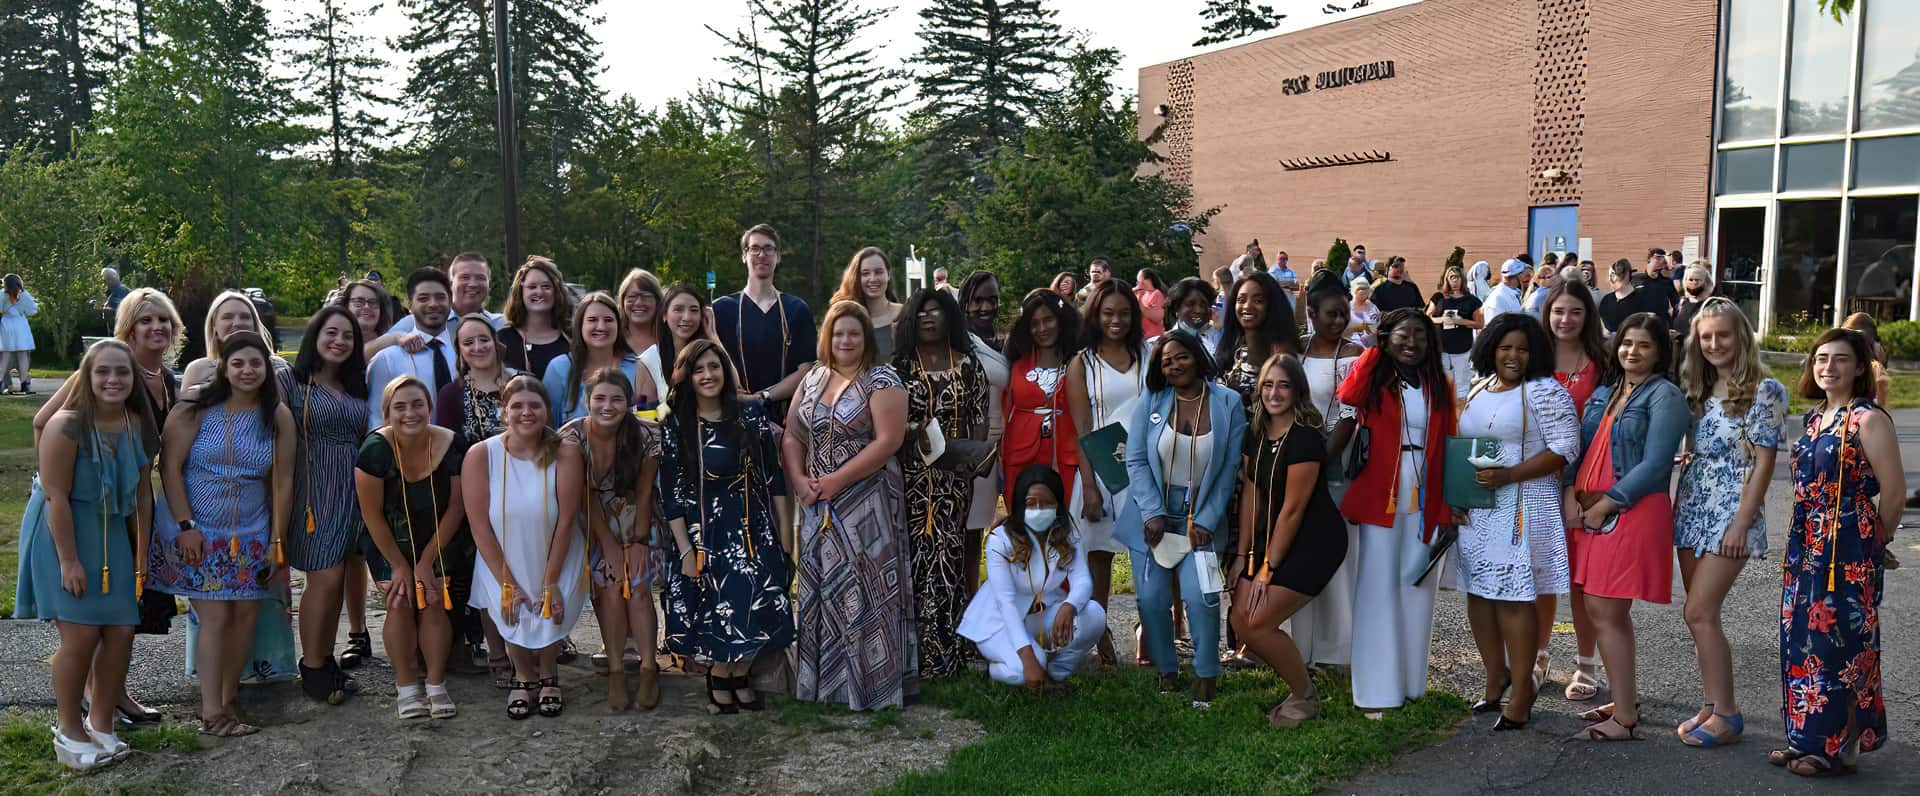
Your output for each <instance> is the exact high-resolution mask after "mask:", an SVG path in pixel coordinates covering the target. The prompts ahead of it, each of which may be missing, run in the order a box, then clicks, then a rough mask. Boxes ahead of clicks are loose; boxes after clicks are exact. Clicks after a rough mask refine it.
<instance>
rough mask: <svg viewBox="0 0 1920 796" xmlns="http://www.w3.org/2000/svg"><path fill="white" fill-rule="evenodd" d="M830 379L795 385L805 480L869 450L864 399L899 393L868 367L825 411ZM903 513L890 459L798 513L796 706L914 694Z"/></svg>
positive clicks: (875, 702) (857, 705)
mask: <svg viewBox="0 0 1920 796" xmlns="http://www.w3.org/2000/svg"><path fill="white" fill-rule="evenodd" d="M832 372H833V371H832V370H831V369H829V368H824V367H816V368H814V369H813V371H812V372H810V373H808V374H807V376H806V378H805V380H803V381H802V382H801V383H800V390H799V392H798V393H797V394H796V395H795V400H796V401H798V402H799V405H798V406H796V407H794V418H795V420H796V425H797V426H798V427H797V428H793V429H789V430H788V432H787V433H789V434H805V435H807V438H808V440H809V445H808V448H809V450H808V454H807V470H808V473H809V474H811V475H821V474H826V473H831V472H833V471H835V470H838V469H840V468H842V467H845V466H846V464H847V462H848V461H849V460H851V459H852V458H853V457H854V456H856V455H858V454H859V453H860V451H862V450H864V449H866V447H867V445H869V444H872V442H873V438H874V427H873V426H874V421H873V412H872V409H871V406H870V403H869V398H870V396H871V395H872V394H873V393H875V392H878V391H880V390H897V389H901V388H902V385H901V384H900V377H899V376H898V375H896V374H895V373H894V372H893V369H892V368H888V367H884V366H876V367H873V368H870V369H868V370H867V371H866V372H865V373H862V374H860V375H859V376H858V377H857V378H855V379H854V381H853V383H851V384H848V385H847V386H846V389H845V390H842V391H841V393H840V395H839V397H838V400H835V401H833V402H832V403H831V404H829V403H828V398H827V396H826V394H825V393H826V388H827V382H828V381H829V379H828V375H829V374H831V373H832ZM1069 439H1071V437H1069ZM906 514H907V512H906V506H905V501H904V498H903V492H902V487H901V480H900V470H899V467H898V465H897V464H895V463H894V461H893V460H891V459H889V460H888V462H887V464H886V466H884V467H882V468H880V469H879V470H878V471H876V472H874V473H873V474H872V475H869V476H867V477H866V478H864V479H861V481H860V482H859V483H856V484H853V485H851V486H849V487H847V488H846V489H844V490H842V491H841V493H840V494H839V496H837V497H835V498H834V499H833V500H831V501H826V500H823V501H820V502H818V503H815V504H813V505H811V506H805V507H803V509H802V512H801V518H800V550H799V553H800V590H799V593H800V635H799V639H798V643H797V644H796V645H795V657H796V658H797V661H796V663H797V671H796V672H795V682H796V685H795V691H794V697H795V698H796V699H798V700H800V701H802V702H843V703H845V704H846V705H847V707H849V708H851V709H853V710H869V709H874V708H883V707H899V706H903V705H905V704H906V700H907V698H908V697H911V696H914V695H915V694H917V693H919V690H920V683H919V676H918V656H916V655H915V654H914V651H915V649H916V645H915V642H914V626H913V620H914V609H913V603H914V596H913V578H912V576H911V559H910V554H909V552H908V549H907V532H906V527H905V525H906V521H905V518H906ZM829 520H830V522H829Z"/></svg>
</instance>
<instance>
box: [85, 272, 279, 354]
mask: <svg viewBox="0 0 1920 796" xmlns="http://www.w3.org/2000/svg"><path fill="white" fill-rule="evenodd" d="M248 303H249V304H251V303H252V302H251V301H249V302H248ZM149 304H151V305H153V306H154V307H156V308H158V310H159V314H160V315H161V316H163V317H165V318H166V319H167V322H168V323H171V324H173V341H172V342H171V343H169V344H168V345H167V350H166V352H165V353H163V354H161V355H160V361H161V362H163V363H165V364H166V365H167V366H168V367H172V366H173V363H174V361H175V360H177V359H179V358H180V349H182V348H185V347H186V346H187V323H186V321H183V320H180V310H179V308H177V307H175V306H173V299H170V298H167V294H165V293H162V292H160V291H159V290H157V289H154V288H150V287H142V288H135V289H134V290H133V291H132V292H130V293H128V294H127V295H126V297H125V298H122V299H120V308H119V309H117V310H115V311H114V313H113V336H114V338H116V339H118V340H119V341H120V342H122V343H126V344H127V345H128V346H132V345H133V335H134V331H135V327H137V326H139V324H140V315H141V313H142V312H145V311H146V307H147V305H149ZM216 306H217V305H216ZM129 350H131V349H129Z"/></svg>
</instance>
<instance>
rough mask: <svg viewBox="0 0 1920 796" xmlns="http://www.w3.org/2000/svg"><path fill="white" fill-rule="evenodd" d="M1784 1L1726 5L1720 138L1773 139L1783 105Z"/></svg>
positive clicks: (1744, 1)
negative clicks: (1781, 3)
mask: <svg viewBox="0 0 1920 796" xmlns="http://www.w3.org/2000/svg"><path fill="white" fill-rule="evenodd" d="M1781 22H1782V20H1781V18H1780V0H1731V2H1729V3H1728V4H1727V21H1726V25H1727V36H1726V38H1727V72H1726V82H1725V84H1724V85H1722V86H1721V92H1720V94H1721V99H1720V102H1721V105H1720V117H1721V122H1720V140H1722V141H1744V140H1748V139H1753V138H1772V137H1773V134H1774V132H1775V128H1774V124H1775V114H1776V113H1777V111H1778V109H1779V107H1780V23H1781Z"/></svg>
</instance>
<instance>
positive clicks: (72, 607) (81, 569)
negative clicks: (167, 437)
mask: <svg viewBox="0 0 1920 796" xmlns="http://www.w3.org/2000/svg"><path fill="white" fill-rule="evenodd" d="M73 383H74V389H73V390H71V391H69V393H68V397H67V400H66V404H65V406H64V407H63V408H62V409H61V410H60V411H58V412H56V413H55V414H54V415H53V417H52V418H51V419H49V421H48V423H47V427H46V430H47V434H46V436H45V437H43V441H44V442H45V444H43V445H40V446H38V449H39V450H38V454H39V463H40V480H39V481H37V482H35V484H34V487H33V495H32V497H30V498H28V500H27V508H26V512H25V514H24V515H23V516H22V518H21V523H20V570H19V580H18V581H17V582H16V583H17V585H16V587H15V596H14V606H15V607H14V612H13V615H14V618H16V619H44V620H47V621H50V622H53V623H54V626H55V627H56V628H58V630H59V632H60V650H59V652H57V653H55V655H54V657H53V695H54V700H55V703H56V704H57V705H58V710H57V715H58V717H59V719H58V721H59V723H58V724H57V725H56V726H55V727H54V728H53V748H54V751H55V753H56V754H58V756H59V758H60V762H61V763H64V764H66V766H67V767H68V768H72V769H76V770H82V771H84V770H86V769H90V768H93V767H95V766H99V765H104V764H106V763H110V762H113V761H115V760H118V759H120V758H121V757H124V756H126V754H127V745H126V743H124V742H122V741H121V740H120V739H119V738H117V737H115V736H114V733H113V716H114V706H115V705H118V704H119V703H120V701H121V697H122V693H123V692H124V690H125V686H126V681H127V663H128V661H129V659H130V658H131V657H132V654H133V626H134V625H137V624H139V623H140V599H139V596H140V581H141V580H142V579H144V573H145V569H144V568H142V567H141V566H140V564H139V563H138V562H137V559H135V557H134V555H133V551H134V550H135V549H136V548H139V549H144V548H145V546H146V528H147V526H148V520H149V519H150V515H149V511H150V510H149V508H148V507H149V506H151V505H152V504H153V487H152V485H151V484H150V482H149V481H148V480H147V468H148V464H147V463H148V461H149V459H148V457H147V454H146V450H145V446H143V445H142V444H141V439H140V435H141V429H142V427H143V423H144V421H142V420H141V418H140V417H139V416H138V414H137V413H138V411H139V409H138V407H139V406H141V405H142V404H140V403H138V402H133V403H130V402H129V401H128V398H129V397H130V396H132V395H133V391H134V385H135V383H136V382H135V376H134V372H133V352H132V351H131V350H130V349H129V348H128V347H127V344H125V343H122V342H120V341H118V340H102V341H100V342H98V343H94V344H93V347H92V348H91V349H89V350H88V351H87V355H86V357H85V358H84V359H82V360H81V362H80V369H79V370H78V371H76V372H75V374H74V377H73ZM129 529H132V531H134V532H135V534H130V533H129ZM136 534H137V538H138V542H135V541H134V539H131V538H129V536H130V535H136ZM136 571H138V572H140V573H142V577H141V578H136V576H135V572H136ZM89 680H91V681H92V683H93V687H94V691H93V697H94V699H93V703H92V704H93V707H94V708H95V710H93V711H91V712H90V715H87V716H84V717H83V716H82V715H81V714H82V708H81V701H82V700H81V696H82V693H83V691H84V689H85V688H86V687H87V684H88V682H89Z"/></svg>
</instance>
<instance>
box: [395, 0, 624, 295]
mask: <svg viewBox="0 0 1920 796" xmlns="http://www.w3.org/2000/svg"><path fill="white" fill-rule="evenodd" d="M403 5H404V7H405V8H406V9H407V15H408V16H409V17H410V18H411V19H412V21H413V27H412V28H411V29H410V30H409V31H408V32H407V33H406V34H405V35H403V36H402V37H401V38H400V39H399V40H398V41H397V42H396V45H397V46H398V47H399V49H400V50H401V51H402V52H405V53H407V54H408V55H409V56H412V57H413V58H414V66H413V74H412V75H411V76H410V77H409V78H408V80H407V85H406V96H407V97H408V98H409V99H410V100H411V101H412V105H413V107H412V110H413V113H414V115H415V116H417V117H419V118H420V119H421V123H420V125H419V127H418V130H419V132H418V133H417V134H416V136H415V138H414V141H413V143H414V145H415V147H416V148H417V149H418V150H419V152H420V163H419V167H420V170H421V174H420V180H421V183H420V185H419V187H418V190H417V195H418V196H419V197H421V212H422V215H423V219H422V225H423V230H422V231H423V233H424V234H425V236H426V238H427V240H428V241H430V242H431V245H432V246H434V247H435V248H436V250H437V251H439V253H441V254H442V255H447V254H452V253H454V252H455V251H459V250H463V249H470V248H478V249H481V250H483V251H484V250H487V249H490V248H493V247H495V246H497V245H499V243H498V242H499V241H501V240H502V239H503V237H504V235H503V230H502V228H501V223H502V222H501V219H500V215H499V213H498V211H497V208H499V207H500V191H501V186H500V150H499V128H498V113H497V109H498V104H497V101H496V100H497V94H496V93H495V92H496V89H495V85H494V84H495V81H494V62H493V18H492V13H491V8H492V5H491V4H490V3H485V2H474V0H406V2H405V3H404V4H403ZM594 5H595V0H518V2H515V3H513V4H512V6H511V9H512V10H511V15H512V16H511V19H510V23H509V24H510V30H511V36H512V38H513V41H512V50H513V64H514V75H513V81H514V83H513V88H514V103H515V105H514V107H515V114H516V116H515V120H516V121H517V123H518V124H517V125H516V126H517V128H518V129H517V130H516V131H515V140H516V142H517V145H518V147H517V150H516V153H517V155H518V164H519V167H520V173H519V175H518V177H519V178H520V179H519V182H520V188H521V198H520V207H521V209H522V210H523V213H522V216H521V221H522V226H523V227H525V228H526V229H528V230H536V231H537V233H536V234H537V235H541V236H547V237H549V238H551V237H552V236H556V235H560V234H564V230H559V229H554V228H552V227H548V226H544V225H543V223H542V222H543V221H545V220H547V219H549V218H551V217H552V216H553V215H554V214H555V213H558V212H559V209H560V208H561V206H562V205H563V203H564V201H565V198H564V192H565V190H566V179H565V173H566V169H567V164H568V162H569V161H570V159H572V158H573V157H574V156H575V155H576V154H577V153H578V152H579V151H580V149H581V147H583V146H584V145H585V143H586V142H588V141H591V140H593V137H594V133H595V131H596V129H597V128H598V126H599V124H600V122H601V119H602V117H603V114H604V113H605V102H604V100H603V98H602V96H601V94H600V90H599V89H598V88H597V87H596V86H595V84H594V81H595V79H596V77H597V76H598V75H599V72H600V66H599V60H600V55H599V53H600V45H599V43H598V42H597V41H596V40H595V39H594V38H593V36H592V34H591V33H590V32H589V31H590V29H591V28H592V26H593V25H594V24H596V23H597V22H598V21H599V20H598V19H597V18H596V17H594V16H593V15H592V13H591V11H592V8H593V6H594ZM525 248H526V249H527V250H528V251H551V250H552V244H551V243H550V242H549V241H548V240H541V239H539V238H532V239H528V240H527V243H526V246H525ZM509 265H510V267H511V266H517V265H518V264H517V263H514V264H509Z"/></svg>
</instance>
